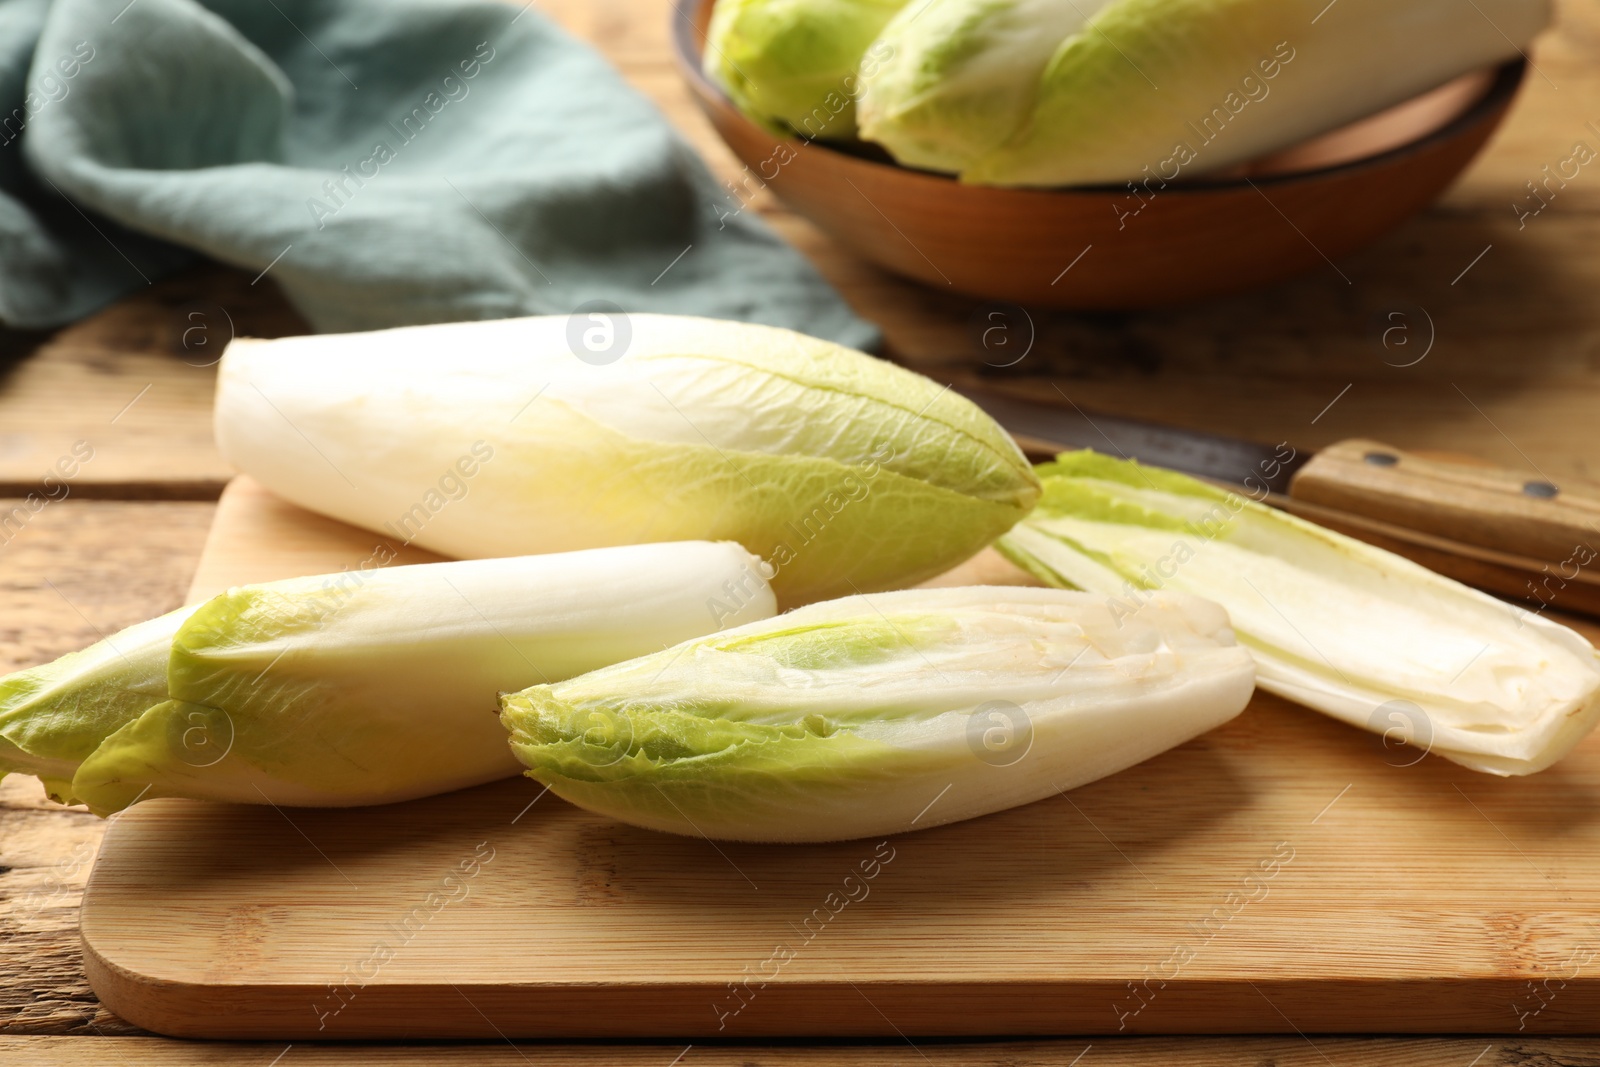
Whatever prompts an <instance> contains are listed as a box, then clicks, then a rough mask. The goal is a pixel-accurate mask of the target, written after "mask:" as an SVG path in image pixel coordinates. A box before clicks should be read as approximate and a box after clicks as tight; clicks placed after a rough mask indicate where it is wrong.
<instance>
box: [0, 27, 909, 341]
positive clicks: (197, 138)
mask: <svg viewBox="0 0 1600 1067" xmlns="http://www.w3.org/2000/svg"><path fill="white" fill-rule="evenodd" d="M738 207H739V203H738V201H737V200H736V199H734V198H732V197H731V196H730V194H728V193H727V191H726V190H724V189H723V188H722V187H721V186H720V185H719V184H718V183H717V182H716V181H715V180H714V179H713V178H712V177H711V175H710V174H709V173H708V172H707V171H706V169H705V167H704V166H703V165H702V164H701V163H700V161H699V160H698V159H697V158H696V157H695V155H694V154H693V152H692V151H691V150H690V149H689V148H688V147H687V145H685V144H684V142H683V141H682V140H680V139H679V138H678V136H677V135H676V134H675V133H674V132H673V131H672V130H671V129H670V127H669V126H668V124H667V123H666V121H665V120H664V119H663V118H662V116H661V115H660V114H659V113H658V112H657V111H656V110H655V108H654V107H653V106H652V105H651V104H650V103H649V102H648V101H646V100H645V99H644V98H643V97H641V96H640V95H639V94H638V93H636V92H634V91H633V90H632V89H630V88H629V87H628V86H627V85H626V84H624V83H623V81H622V79H621V78H620V76H619V75H618V74H617V73H616V72H615V71H613V70H612V69H611V68H610V67H609V66H608V65H607V64H606V63H605V62H604V61H603V60H602V59H601V58H600V57H599V56H598V55H597V54H595V53H594V52H593V51H592V50H590V49H589V48H588V47H587V46H586V45H584V44H583V43H581V42H579V41H577V40H575V39H574V38H572V37H570V36H569V35H567V34H566V33H565V32H563V31H562V30H560V29H559V28H557V27H556V26H554V25H553V24H552V23H551V22H550V21H549V20H547V19H546V18H544V17H543V16H541V15H540V14H539V13H537V12H536V11H533V10H528V9H522V8H518V7H514V6H510V5H507V4H501V3H496V2H489V0H203V2H196V0H132V2H131V3H130V2H129V0H0V321H3V322H4V323H6V324H8V325H11V326H22V327H47V326H54V325H59V324H61V323H64V322H68V321H71V320H72V319H75V318H77V317H79V316H81V315H84V314H86V313H87V312H89V311H91V310H93V309H94V308H96V307H99V306H100V305H103V304H105V303H107V302H108V301H110V300H113V299H115V298H116V297H118V296H121V295H123V294H126V293H128V292H130V291H132V290H134V289H137V288H140V287H142V286H144V285H147V284H149V282H150V281H151V280H152V279H154V278H156V277H159V276H160V275H162V274H164V273H167V272H170V271H172V270H174V269H175V268H177V267H179V266H181V265H183V264H184V263H186V262H189V261H191V260H192V259H194V258H195V254H196V253H203V254H205V255H208V256H211V257H213V258H215V259H218V260H221V261H223V262H226V263H231V264H234V265H236V266H239V267H242V268H244V269H245V270H248V271H251V272H252V273H254V272H264V273H265V274H266V275H268V276H270V277H271V278H272V279H273V280H274V281H276V282H277V283H278V285H279V286H281V287H282V289H283V290H284V292H285V293H286V294H287V295H288V297H289V299H290V300H292V301H293V302H294V304H295V306H296V307H297V308H298V309H299V310H300V311H301V313H302V314H304V315H305V317H306V319H307V320H308V321H309V322H311V324H312V325H313V326H314V327H315V328H316V329H318V330H324V331H329V330H361V329H374V328H379V327H385V326H397V325H404V324H410V323H424V322H441V321H450V320H459V319H482V318H502V317H506V316H512V315H529V314H566V313H571V312H573V311H575V310H577V309H578V308H580V307H581V306H583V305H586V304H589V303H590V302H593V301H606V302H610V303H611V304H614V305H616V306H618V307H620V308H622V309H623V310H626V311H664V312H676V313H681V314H695V315H707V316H713V317H720V318H731V319H741V320H747V321H752V322H763V323H769V324H772V325H778V326H788V327H792V328H794V329H798V330H802V331H805V332H807V333H810V334H814V335H817V336H820V337H825V338H829V339H832V340H837V341H841V342H843V343H845V344H849V345H853V346H856V347H862V348H866V347H872V346H875V345H876V343H877V340H878V335H877V332H876V330H875V329H874V328H873V327H872V326H870V325H868V324H867V323H865V322H863V321H862V320H861V319H859V318H857V317H856V316H855V315H853V314H852V313H851V312H850V310H849V308H848V307H847V306H846V305H845V304H844V302H843V301H842V300H841V299H840V298H839V296H838V295H837V294H836V293H835V292H834V291H833V290H832V289H831V288H829V286H828V285H827V283H826V282H824V281H823V280H822V278H821V277H820V276H819V275H818V274H817V273H816V272H815V271H814V270H813V269H812V267H811V266H810V264H809V263H807V262H806V261H805V260H804V259H803V258H802V257H801V256H800V255H799V254H798V253H796V252H795V251H794V250H793V249H791V248H789V247H788V246H787V245H785V244H784V243H783V242H782V241H780V240H779V239H778V238H777V237H776V236H775V235H774V234H773V233H772V232H771V231H769V230H768V229H767V228H766V227H765V226H764V225H763V224H762V223H761V222H759V221H758V220H757V219H755V218H754V217H753V213H751V212H740V211H738V210H737V209H738Z"/></svg>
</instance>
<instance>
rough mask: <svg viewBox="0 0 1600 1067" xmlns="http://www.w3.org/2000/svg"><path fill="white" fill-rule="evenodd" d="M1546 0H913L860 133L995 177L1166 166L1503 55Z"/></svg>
mask: <svg viewBox="0 0 1600 1067" xmlns="http://www.w3.org/2000/svg"><path fill="white" fill-rule="evenodd" d="M1549 18H1550V8H1549V4H1548V3H1547V2H1546V0H1466V2H1464V3H1463V2H1461V0H1337V2H1336V3H1328V2H1327V0H1227V2H1218V0H918V2H917V3H914V4H911V5H909V6H907V7H905V8H904V9H902V10H901V11H900V13H899V14H898V15H896V16H895V18H894V19H893V20H892V21H891V22H890V23H889V24H888V26H887V27H886V28H885V29H884V31H883V33H882V34H881V35H880V37H879V38H878V40H877V41H876V42H875V43H874V44H873V45H872V46H871V47H872V49H873V50H875V51H877V52H881V53H882V54H883V56H884V57H885V58H884V59H883V60H882V61H881V62H878V63H876V64H874V66H873V67H872V69H870V70H867V69H864V70H863V77H862V84H863V86H864V89H863V91H862V93H861V95H860V97H859V100H858V102H857V118H858V123H859V125H860V128H861V134H862V136H863V137H865V138H867V139H869V140H873V141H877V142H878V143H880V144H882V145H883V146H884V147H885V148H887V149H888V150H889V152H890V153H891V154H892V155H894V157H895V158H896V159H898V160H899V161H900V162H902V163H906V164H910V165H913V166H918V167H927V168H932V169H935V170H943V171H950V172H954V173H958V174H960V175H961V177H962V179H963V180H965V181H971V182H981V183H990V184H1000V185H1045V186H1049V185H1076V184H1084V183H1098V182H1122V181H1125V180H1128V179H1134V180H1136V181H1138V182H1139V183H1140V184H1141V185H1144V190H1143V191H1142V192H1141V196H1148V195H1153V194H1155V193H1156V192H1158V191H1159V190H1160V189H1162V188H1164V187H1165V185H1166V183H1167V182H1170V181H1173V180H1176V179H1178V178H1180V177H1183V178H1187V177H1192V176H1194V175H1197V174H1203V173H1206V172H1208V171H1215V170H1218V169H1221V168H1225V167H1228V166H1231V165H1233V164H1236V163H1240V162H1243V161H1246V160H1250V159H1253V158H1255V157H1258V156H1261V155H1264V154H1268V153H1271V152H1273V151H1275V150H1278V149H1283V148H1287V147H1290V146H1292V145H1294V144H1296V143H1298V142H1300V141H1302V140H1305V139H1307V138H1309V137H1312V136H1314V135H1316V134H1320V133H1323V132H1326V131H1329V130H1332V129H1335V128H1337V127H1339V126H1342V125H1345V124H1346V123H1349V122H1352V121H1354V120H1356V119H1359V118H1363V117H1365V116H1368V115H1371V114H1373V113H1375V112H1378V111H1381V110H1382V109H1384V108H1386V107H1389V106H1392V105H1394V104H1399V103H1402V102H1403V101H1406V100H1408V99H1410V98H1412V97H1414V96H1416V95H1418V94H1420V93H1422V92H1424V91H1426V90H1429V89H1432V88H1435V87H1436V86H1439V85H1441V84H1443V83H1444V82H1446V81H1449V80H1450V79H1451V78H1453V77H1455V76H1457V75H1460V74H1465V73H1468V72H1470V71H1474V70H1478V69H1480V68H1483V67H1486V66H1488V65H1491V64H1494V63H1498V62H1502V61H1505V60H1513V59H1516V58H1517V57H1518V53H1519V52H1520V51H1523V50H1525V49H1526V47H1527V45H1528V43H1529V41H1530V40H1532V38H1533V37H1534V36H1535V35H1536V34H1537V33H1538V32H1539V31H1540V30H1541V29H1543V27H1544V26H1545V24H1546V23H1547V22H1548V21H1549Z"/></svg>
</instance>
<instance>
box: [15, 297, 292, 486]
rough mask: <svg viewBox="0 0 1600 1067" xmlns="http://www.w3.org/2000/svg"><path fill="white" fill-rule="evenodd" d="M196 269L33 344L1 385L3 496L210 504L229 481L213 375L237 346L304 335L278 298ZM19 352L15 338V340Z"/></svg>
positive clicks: (283, 302) (214, 376) (281, 298)
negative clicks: (53, 475) (62, 479)
mask: <svg viewBox="0 0 1600 1067" xmlns="http://www.w3.org/2000/svg"><path fill="white" fill-rule="evenodd" d="M249 283H250V278H249V277H248V276H247V275H243V274H241V273H240V272H238V271H232V270H225V269H223V268H220V267H214V266H213V267H202V268H196V269H194V270H191V271H188V272H186V273H184V274H181V275H178V276H176V277H173V278H169V279H166V280H163V281H160V282H157V283H156V284H155V285H152V286H150V287H149V288H148V289H145V290H142V291H140V292H138V293H136V294H134V295H133V296H131V297H130V298H128V299H126V300H124V301H122V302H120V303H117V304H114V305H112V306H111V307H109V308H106V309H105V310H103V311H101V312H99V313H98V314H95V315H91V316H90V317H89V318H87V319H85V320H83V321H82V322H79V323H76V324H74V325H72V326H68V327H66V328H65V329H62V330H59V331H57V332H56V333H55V334H54V335H51V336H48V337H46V338H44V339H42V340H38V341H36V342H35V343H34V345H33V346H32V347H31V349H26V348H25V351H26V352H27V356H26V358H24V359H21V360H20V361H19V362H17V363H15V364H14V365H13V366H11V367H10V368H9V372H8V373H6V374H5V376H4V377H3V378H0V494H6V495H18V496H26V495H27V494H29V493H36V494H40V495H49V494H50V493H52V492H53V493H54V494H55V495H56V496H60V495H61V493H62V490H61V489H60V488H59V479H55V480H52V481H51V482H49V483H46V481H45V477H46V474H47V472H50V471H52V470H54V469H56V464H57V463H58V461H60V460H61V459H62V457H73V456H74V455H77V456H79V457H81V456H83V455H84V453H85V452H86V453H87V455H88V458H87V459H84V460H83V462H81V463H80V464H79V465H78V468H77V470H76V471H75V473H74V474H73V476H71V477H70V478H68V479H67V480H66V485H67V490H66V491H67V492H69V493H70V494H71V495H75V496H77V497H79V498H80V499H83V498H87V497H106V496H112V497H124V498H139V497H146V498H165V499H180V500H208V499H214V498H215V497H216V495H217V493H218V492H220V491H221V489H222V486H223V485H224V484H226V482H227V479H228V478H229V477H230V476H231V474H232V472H231V470H230V469H229V468H228V466H227V464H225V463H224V462H223V460H222V457H221V456H220V455H219V454H218V452H217V449H216V446H215V444H213V443H212V439H211V396H212V393H213V392H214V391H215V389H216V369H215V366H214V364H215V363H216V360H217V358H218V357H220V355H221V354H222V346H223V345H224V344H226V342H227V340H228V338H229V337H230V336H232V335H234V334H239V335H247V334H248V335H253V336H267V337H276V336H281V335H283V334H285V333H303V332H304V331H305V325H304V323H303V321H302V320H301V319H300V318H299V316H298V315H296V314H295V313H294V312H293V311H292V310H291V309H290V308H289V306H288V305H287V304H286V303H285V301H284V299H283V297H282V295H281V294H280V293H279V292H278V291H277V289H275V288H273V287H270V286H268V285H265V284H263V285H260V286H251V285H250V284H249ZM11 343H12V344H13V345H15V344H16V343H17V338H16V337H15V335H11Z"/></svg>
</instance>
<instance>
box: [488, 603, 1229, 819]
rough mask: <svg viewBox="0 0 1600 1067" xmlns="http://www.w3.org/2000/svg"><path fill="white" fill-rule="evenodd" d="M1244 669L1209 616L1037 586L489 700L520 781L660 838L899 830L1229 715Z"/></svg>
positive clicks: (986, 805) (1063, 780)
mask: <svg viewBox="0 0 1600 1067" xmlns="http://www.w3.org/2000/svg"><path fill="white" fill-rule="evenodd" d="M1253 678H1254V667H1253V664H1252V662H1251V659H1250V656H1249V653H1247V652H1246V651H1245V650H1244V649H1241V648H1239V647H1238V646H1236V645H1235V644H1234V642H1233V635H1232V633H1231V631H1230V630H1229V629H1228V622H1227V617H1226V615H1225V614H1224V613H1223V611H1222V609H1220V608H1218V607H1217V606H1216V605H1215V604H1211V603H1208V602H1206V601H1204V600H1200V599H1198V598H1195V597H1186V596H1178V595H1164V596H1158V597H1153V598H1151V599H1150V600H1149V602H1147V603H1146V604H1144V605H1143V606H1141V607H1140V608H1139V609H1138V610H1137V611H1135V612H1134V613H1133V614H1132V616H1131V617H1128V618H1123V619H1118V618H1117V617H1115V616H1113V614H1112V612H1111V611H1110V610H1109V609H1108V608H1107V607H1106V605H1105V603H1104V598H1102V597H1098V596H1093V595H1089V594H1083V593H1063V592H1060V591H1057V590H1051V589H1019V588H984V587H973V588H957V589H926V590H910V591H905V592H898V593H885V594H881V595H876V596H855V597H846V598H844V599H842V600H835V601H830V602H827V603H823V604H813V605H811V606H810V607H806V608H802V609H800V610H798V611H794V612H790V613H789V614H787V615H782V616H780V617H778V618H776V619H771V620H768V621H766V622H758V623H752V624H750V625H747V626H743V627H740V628H738V629H735V630H730V631H727V632H725V633H722V634H718V635H716V636H713V637H708V638H701V639H696V640H692V641H688V642H685V643H684V644H681V645H679V646H678V647H676V648H672V649H668V650H666V651H664V652H659V653H656V654H655V655H651V656H646V657H644V658H642V659H638V660H633V661H631V662H628V663H621V664H618V665H616V666H614V667H608V668H605V669H603V670H598V671H595V672H593V673H591V674H586V675H583V676H582V677H579V678H574V679H572V680H571V681H568V682H562V683H557V684H555V685H539V686H534V687H532V688H530V689H527V690H525V691H523V692H521V693H516V694H510V695H507V696H505V697H503V698H502V701H501V707H502V709H503V714H502V719H503V721H504V723H505V725H506V727H507V728H509V729H510V730H511V747H512V748H513V749H514V750H515V751H516V754H517V756H518V757H519V758H520V759H521V760H522V761H523V762H524V763H525V764H527V766H528V768H529V770H528V774H529V775H530V776H531V777H533V778H536V779H538V780H539V781H541V782H544V783H545V784H546V785H548V786H549V787H550V789H551V791H552V792H554V793H556V794H558V795H559V796H562V797H564V798H566V799H567V800H569V801H572V802H573V803H575V804H578V805H580V806H582V807H585V808H589V809H591V810H593V811H597V812H601V813H603V814H606V815H610V816H612V817H614V818H617V819H621V820H622V821H624V822H629V823H633V824H635V825H638V826H644V827H648V828H651V829H655V830H665V831H669V832H672V833H679V834H689V835H694V836H702V837H710V838H731V839H736V840H748V841H832V840H842V839H845V838H852V837H863V836H873V835H878V834H891V833H898V832H900V831H903V830H912V829H921V828H924V827H929V826H937V825H939V824H941V823H947V822H953V821H955V820H957V819H967V818H971V817H973V816H976V815H983V814H986V813H988V812H993V811H998V810H1000V809H1002V808H1008V807H1012V806H1015V805H1018V804H1026V803H1029V802H1031V801H1035V800H1039V799H1041V798H1044V797H1048V796H1052V795H1054V794H1055V793H1056V792H1057V791H1059V790H1063V789H1070V788H1072V787H1074V786H1078V785H1082V784H1084V783H1085V782H1090V781H1093V780H1095V779H1097V778H1101V777H1103V776H1105V775H1108V774H1112V773H1114V772H1116V771H1119V770H1122V769H1123V768H1125V767H1129V766H1132V765H1133V764H1135V763H1138V762H1140V761H1141V760H1144V759H1148V758H1149V757H1151V756H1154V755H1156V754H1157V753H1159V752H1162V751H1165V750H1166V749H1168V748H1171V747H1172V746H1174V745H1177V744H1180V743H1182V742H1184V741H1187V740H1189V739H1190V738H1192V737H1194V736H1196V735H1197V734H1200V733H1203V732H1204V731H1206V730H1209V729H1211V728H1212V727H1215V726H1218V725H1220V724H1222V723H1224V722H1226V721H1227V720H1229V719H1231V718H1233V717H1234V716H1235V715H1237V714H1238V713H1239V712H1240V711H1241V710H1242V709H1243V708H1244V706H1245V704H1246V702H1248V700H1249V698H1250V693H1251V690H1252V686H1253Z"/></svg>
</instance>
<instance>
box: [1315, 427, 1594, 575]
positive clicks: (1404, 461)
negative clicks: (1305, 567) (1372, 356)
mask: <svg viewBox="0 0 1600 1067" xmlns="http://www.w3.org/2000/svg"><path fill="white" fill-rule="evenodd" d="M1289 492H1290V495H1292V496H1294V497H1296V498H1297V499H1300V500H1304V501H1308V502H1310V503H1312V504H1320V505H1323V506H1324V507H1330V508H1338V509H1340V510H1342V511H1347V512H1351V513H1352V514H1355V515H1361V516H1365V517H1367V518H1370V519H1378V520H1380V521H1382V522H1387V523H1392V524H1394V525H1397V526H1403V527H1406V528H1408V529H1412V530H1421V531H1423V532H1424V533H1430V534H1434V535H1436V536H1440V537H1450V538H1452V539H1454V540H1457V541H1464V542H1466V543H1467V544H1471V545H1476V546H1478V547H1481V548H1489V549H1495V550H1498V551H1501V552H1507V553H1513V554H1516V555H1522V556H1527V557H1530V558H1532V559H1536V560H1540V561H1543V562H1546V563H1549V564H1551V565H1552V567H1555V566H1559V565H1562V564H1564V563H1566V564H1570V569H1571V574H1570V575H1568V577H1569V578H1577V577H1578V576H1579V575H1580V573H1581V572H1582V570H1583V569H1584V568H1585V567H1587V566H1588V564H1590V563H1592V562H1593V561H1594V560H1595V559H1596V558H1597V557H1600V549H1597V548H1595V547H1593V545H1594V544H1595V543H1597V542H1600V482H1590V481H1585V480H1573V481H1569V482H1565V483H1563V484H1562V485H1560V486H1559V487H1558V486H1556V485H1553V484H1551V483H1548V482H1545V481H1543V480H1542V479H1539V478H1536V477H1535V478H1530V477H1529V476H1528V475H1526V474H1523V473H1520V472H1517V471H1511V470H1506V469H1504V468H1500V467H1486V466H1481V465H1478V464H1467V463H1449V462H1444V461H1442V460H1438V459H1433V458H1427V457H1423V456H1417V455H1413V454H1409V453H1407V452H1404V451H1402V450H1400V449H1397V448H1394V447H1392V446H1390V445H1386V444H1383V443H1381V442H1379V441H1372V440H1361V439H1355V440H1349V441H1341V442H1339V443H1337V444H1335V445H1333V446H1331V447H1329V448H1325V449H1323V450H1322V451H1320V452H1318V453H1317V454H1316V455H1314V456H1312V457H1311V459H1310V460H1309V461H1308V462H1307V463H1306V465H1305V466H1304V467H1302V468H1300V470H1299V471H1297V472H1296V473H1295V476H1294V481H1293V484H1292V485H1291V486H1290V489H1289ZM1563 573H1565V572H1563Z"/></svg>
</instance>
